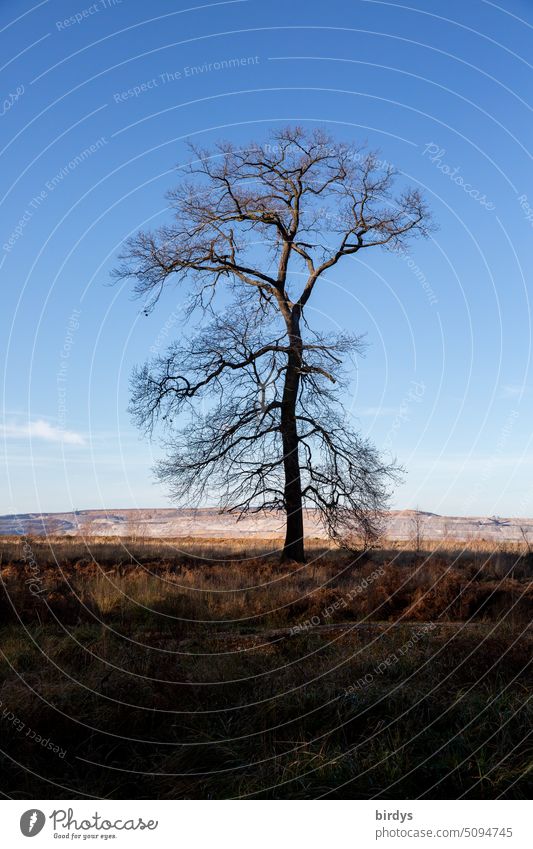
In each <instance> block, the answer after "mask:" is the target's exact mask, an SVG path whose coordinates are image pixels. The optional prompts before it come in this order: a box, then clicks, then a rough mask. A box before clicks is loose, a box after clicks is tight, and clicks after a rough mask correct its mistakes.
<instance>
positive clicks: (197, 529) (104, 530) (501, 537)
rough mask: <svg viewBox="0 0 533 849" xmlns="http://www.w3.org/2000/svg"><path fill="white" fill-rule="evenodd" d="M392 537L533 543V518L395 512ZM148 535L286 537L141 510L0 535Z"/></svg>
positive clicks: (30, 521)
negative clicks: (524, 541)
mask: <svg viewBox="0 0 533 849" xmlns="http://www.w3.org/2000/svg"><path fill="white" fill-rule="evenodd" d="M384 525H385V529H386V536H387V537H389V538H390V539H398V540H402V539H405V540H406V539H410V538H412V537H413V536H414V535H415V534H416V531H417V526H419V531H420V535H421V536H422V537H425V538H426V539H440V538H442V539H446V538H450V539H457V540H465V541H468V540H472V539H486V540H494V541H500V542H504V541H523V540H524V534H525V536H526V538H528V539H531V541H532V543H533V519H521V518H499V517H496V516H492V517H489V516H439V515H438V514H437V513H429V512H427V511H416V510H392V511H390V512H388V513H386V514H384ZM305 529H306V534H307V536H309V537H325V536H326V534H325V532H324V529H323V528H322V527H321V525H320V524H319V522H318V519H317V515H316V513H315V512H314V511H306V514H305ZM77 534H83V535H85V536H87V535H90V536H93V535H94V536H146V537H160V538H175V537H190V536H197V537H211V538H216V537H218V538H227V539H235V538H239V537H243V538H253V537H256V538H259V539H261V538H269V537H272V538H275V537H280V536H281V535H282V534H283V516H282V515H281V514H273V513H267V512H261V513H256V514H253V515H249V516H246V517H244V518H243V519H240V520H237V518H236V517H235V516H233V515H231V514H229V513H219V512H218V510H216V509H215V508H212V507H205V508H200V509H189V508H179V507H166V508H143V509H137V510H74V511H71V512H69V513H20V514H10V515H6V516H0V535H2V536H6V535H10V536H12V535H15V536H24V535H28V536H43V535H52V536H55V535H65V536H73V535H77Z"/></svg>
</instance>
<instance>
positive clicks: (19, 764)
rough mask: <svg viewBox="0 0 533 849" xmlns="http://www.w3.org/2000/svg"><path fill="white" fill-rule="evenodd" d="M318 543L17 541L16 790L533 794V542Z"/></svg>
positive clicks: (7, 765) (5, 645)
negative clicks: (356, 546)
mask: <svg viewBox="0 0 533 849" xmlns="http://www.w3.org/2000/svg"><path fill="white" fill-rule="evenodd" d="M309 553H310V558H309V562H308V563H307V564H305V565H304V566H301V565H300V566H299V565H297V564H292V565H289V566H287V565H285V566H280V564H279V562H278V558H277V555H276V553H275V551H274V552H273V545H272V541H270V540H263V541H261V540H246V541H244V540H241V541H239V542H238V544H237V543H236V542H234V541H231V543H228V542H227V541H223V540H179V541H169V540H165V541H155V540H150V539H144V540H117V539H105V538H97V539H95V538H90V540H86V541H84V540H81V539H76V538H74V539H72V538H65V537H58V538H56V539H50V538H49V539H43V538H37V539H31V540H20V539H13V538H10V539H4V540H1V541H0V554H1V558H2V565H1V567H0V577H1V579H2V589H3V595H2V597H1V599H0V615H1V616H2V626H1V629H0V648H1V651H2V656H3V658H4V661H3V663H2V664H1V667H0V669H1V676H0V700H1V702H2V704H1V706H0V707H1V711H0V714H1V715H2V719H0V730H1V731H2V734H3V748H4V750H5V752H6V756H5V758H4V776H5V777H4V782H5V783H4V786H3V788H2V789H4V791H5V792H8V793H9V794H10V795H15V796H18V797H21V798H31V797H34V798H62V797H66V798H68V797H69V796H72V795H74V796H75V795H83V794H89V795H96V796H112V797H116V798H121V797H122V798H127V797H133V798H137V797H139V798H151V797H160V798H215V797H216V798H221V797H229V796H248V795H253V796H257V797H272V798H285V797H287V796H289V797H297V798H311V797H315V796H320V795H323V794H324V793H327V794H332V795H334V796H336V797H364V798H368V797H377V796H380V797H382V798H412V797H415V796H419V795H421V794H423V793H427V794H428V795H429V796H431V797H434V798H439V797H453V798H455V797H456V796H460V795H462V794H464V795H465V796H468V797H471V798H494V797H496V796H498V795H501V794H503V795H506V796H508V797H509V798H514V797H518V798H522V797H526V795H527V793H528V789H527V788H528V775H530V773H528V769H529V767H530V764H531V749H530V748H528V745H527V742H526V741H527V739H528V734H529V732H530V727H531V720H532V718H533V717H532V716H531V702H530V700H529V701H528V687H530V685H531V678H530V676H529V664H530V661H531V648H532V637H531V630H530V629H529V627H528V626H529V623H530V619H531V609H532V605H531V602H532V600H533V585H532V581H531V575H532V558H531V557H530V556H529V555H528V552H527V551H525V550H524V549H522V548H520V547H517V546H509V547H506V548H504V549H503V548H502V549H498V550H496V551H494V550H493V549H491V548H488V547H486V548H482V547H480V546H479V545H478V546H476V547H469V548H465V547H464V546H462V545H461V544H459V543H455V544H453V545H452V544H451V542H449V544H448V545H447V547H446V548H445V549H444V548H443V547H442V545H441V546H437V545H434V546H427V545H426V547H425V550H424V552H419V553H416V552H413V551H410V550H408V549H406V547H405V545H402V546H400V545H396V546H395V545H389V544H387V547H386V548H383V549H379V550H376V551H374V552H371V553H366V554H359V555H356V554H350V553H348V552H342V551H339V550H337V549H333V548H331V547H328V546H327V545H325V544H324V543H323V541H321V540H315V541H312V542H311V544H310V545H309ZM427 623H432V626H431V627H430V628H428V627H427ZM361 682H363V683H361ZM2 711H4V712H7V716H9V715H10V714H11V713H12V714H13V715H14V716H16V717H17V718H18V719H19V720H20V721H21V722H23V723H24V725H25V727H31V728H34V729H37V730H38V731H39V732H40V733H43V732H45V734H46V737H47V738H50V739H51V740H52V741H54V742H57V744H59V745H61V746H63V747H64V749H65V750H66V755H65V756H64V757H61V758H60V757H59V756H58V755H54V754H53V753H51V752H50V751H48V750H44V749H43V748H42V747H41V746H38V745H36V744H35V743H34V742H31V739H29V738H28V739H27V738H26V737H25V736H24V735H22V734H21V733H19V732H18V731H17V730H16V728H15V727H14V725H13V722H14V721H12V720H7V719H6V718H5V716H4V714H2ZM10 756H11V757H12V758H13V759H14V760H10V759H9V758H10ZM50 782H55V783H52V784H51V783H50ZM58 784H59V785H60V786H59V787H58V786H57V785H58ZM62 788H63V789H62Z"/></svg>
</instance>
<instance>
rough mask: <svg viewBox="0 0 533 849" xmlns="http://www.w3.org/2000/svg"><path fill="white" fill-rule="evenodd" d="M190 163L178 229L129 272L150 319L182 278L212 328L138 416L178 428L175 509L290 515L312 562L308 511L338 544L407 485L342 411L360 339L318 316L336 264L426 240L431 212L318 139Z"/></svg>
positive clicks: (162, 373)
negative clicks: (319, 327) (198, 502)
mask: <svg viewBox="0 0 533 849" xmlns="http://www.w3.org/2000/svg"><path fill="white" fill-rule="evenodd" d="M192 151H193V157H194V158H193V160H192V161H191V163H190V164H189V165H188V166H187V167H186V168H185V169H184V171H185V175H184V179H183V180H182V182H181V183H180V184H179V185H178V187H177V188H176V189H175V190H173V191H171V192H170V193H169V195H168V197H169V201H170V206H171V208H172V210H173V212H174V218H173V221H172V222H171V223H170V224H169V225H168V226H164V227H162V228H161V229H159V230H157V231H156V232H148V233H147V232H141V233H139V234H138V235H137V236H135V237H134V238H133V239H131V240H130V241H129V242H128V244H127V247H126V249H125V251H124V252H123V255H122V258H121V259H122V264H121V266H120V267H119V268H118V269H117V272H116V273H117V275H118V277H119V278H121V279H124V278H127V277H130V278H133V279H134V280H135V284H134V291H135V293H136V295H138V296H141V297H144V298H146V309H147V310H150V309H152V308H153V307H154V306H155V304H156V303H157V301H158V299H159V298H160V296H161V293H162V292H163V290H164V288H165V286H166V285H167V283H168V282H169V281H170V280H171V279H173V280H175V281H176V282H182V283H185V282H186V283H187V284H188V293H189V298H190V300H189V310H190V312H189V315H192V314H193V313H194V312H195V311H197V310H200V312H201V314H202V315H203V317H204V318H203V321H202V326H201V328H200V330H199V331H198V332H197V334H196V335H195V336H193V338H192V339H189V340H188V341H185V342H181V343H179V342H176V343H175V344H174V345H171V346H170V347H169V349H168V350H167V351H166V352H165V354H164V355H161V356H158V357H157V358H156V359H155V360H154V361H152V362H150V363H148V364H146V365H145V366H143V367H142V368H140V369H138V370H137V371H136V372H135V374H134V377H133V397H132V404H131V407H132V412H133V415H134V417H135V419H136V421H137V423H138V424H139V425H140V426H141V427H143V428H145V429H146V430H147V431H149V432H151V431H152V429H153V427H154V425H155V424H156V423H158V422H159V423H161V422H164V423H165V424H166V425H167V427H168V436H167V447H168V455H167V458H166V460H164V461H163V462H162V463H161V464H160V465H159V468H158V473H159V476H160V477H161V478H162V479H164V480H166V481H167V482H168V483H169V484H170V487H171V491H172V494H173V496H174V497H175V498H176V499H179V500H181V501H184V500H189V501H190V499H191V498H193V497H197V498H202V497H203V498H205V497H207V496H208V495H211V496H217V497H218V498H219V501H220V504H221V508H222V509H225V510H231V511H236V512H238V513H239V514H242V513H246V512H248V511H255V510H260V509H269V510H282V511H285V513H286V539H285V545H284V550H283V557H284V559H294V560H297V561H303V560H304V528H303V510H304V507H305V506H307V505H308V506H311V507H315V508H318V511H319V513H320V515H321V516H322V518H323V520H324V522H325V524H326V527H327V528H328V530H329V532H330V533H331V535H333V536H337V537H338V536H341V535H342V534H343V533H344V532H345V531H346V530H347V529H352V530H353V529H356V530H357V529H359V530H360V531H362V532H363V533H364V534H365V535H368V534H369V533H371V532H372V531H373V530H374V528H375V526H376V521H377V516H378V514H379V511H380V510H381V509H382V508H383V506H384V505H385V503H386V499H387V493H388V487H389V485H390V481H391V478H393V477H394V474H395V472H394V468H393V466H391V465H390V464H389V465H388V464H387V463H385V462H384V461H383V460H382V458H381V457H380V455H379V453H378V452H377V451H376V450H375V448H374V447H373V446H372V445H371V444H370V443H369V442H368V441H366V440H364V439H362V438H361V437H360V436H359V435H358V434H357V433H356V432H355V431H354V430H353V429H352V428H351V427H350V426H349V424H348V422H347V420H346V416H345V415H344V413H343V411H342V406H341V405H340V401H339V395H338V391H339V386H342V375H343V364H344V363H345V361H346V357H347V355H349V354H350V353H351V352H354V351H355V352H357V351H359V350H360V349H361V340H360V339H359V338H358V337H354V336H350V335H349V334H340V335H336V336H335V335H328V334H325V333H320V332H313V331H312V330H311V329H310V328H309V325H308V321H307V320H306V319H307V318H308V316H306V306H307V304H308V302H309V299H310V298H311V295H312V294H313V292H314V290H315V287H316V286H317V285H318V284H319V282H320V283H321V284H323V285H325V286H328V285H330V284H328V280H327V273H328V272H330V271H331V270H332V269H333V268H334V267H335V266H336V265H337V263H339V262H340V261H341V260H343V259H344V258H345V257H350V256H354V255H355V254H357V253H358V252H359V251H361V250H364V249H366V248H370V247H379V246H381V247H388V248H391V249H398V248H400V247H402V246H403V245H404V244H405V242H406V240H407V238H408V237H409V236H412V235H415V234H425V233H426V232H427V229H428V220H429V219H428V213H427V210H426V207H425V204H424V202H423V200H422V198H421V196H420V194H419V192H418V191H417V190H414V189H407V190H405V191H403V193H399V194H397V195H394V194H393V183H394V178H395V173H394V172H393V169H392V168H390V167H385V168H383V167H381V166H380V163H379V160H378V159H377V157H376V155H375V154H373V153H368V152H366V151H365V149H364V148H362V147H357V146H355V145H352V144H343V143H339V142H336V141H334V140H332V139H331V138H329V137H328V136H326V135H325V134H324V133H323V132H321V131H318V130H316V131H313V132H305V131H304V130H302V129H301V128H299V127H295V128H292V127H288V128H284V129H282V130H281V131H279V132H277V133H275V134H274V135H273V137H272V138H271V141H270V142H269V143H268V144H255V143H251V144H250V145H248V146H247V147H245V148H238V147H235V146H234V145H232V144H229V143H221V144H219V145H218V146H217V148H216V150H214V151H211V152H210V151H206V150H201V149H197V148H192ZM221 290H222V291H223V292H224V297H225V298H226V304H225V307H224V306H221V303H220V302H221V297H220V295H221ZM228 291H229V292H230V293H231V296H232V300H231V303H230V306H229V307H228V301H227V296H228ZM332 291H333V290H332ZM187 408H188V410H189V414H190V416H189V419H188V424H186V425H185V426H184V427H181V426H180V421H181V414H182V413H183V411H184V410H185V409H187ZM177 418H179V419H180V421H176V419H177Z"/></svg>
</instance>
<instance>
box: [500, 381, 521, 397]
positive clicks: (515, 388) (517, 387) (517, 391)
mask: <svg viewBox="0 0 533 849" xmlns="http://www.w3.org/2000/svg"><path fill="white" fill-rule="evenodd" d="M526 392H527V387H526V386H524V385H523V384H520V383H505V384H504V385H503V386H502V395H503V397H504V398H520V397H521V396H522V395H525V394H526Z"/></svg>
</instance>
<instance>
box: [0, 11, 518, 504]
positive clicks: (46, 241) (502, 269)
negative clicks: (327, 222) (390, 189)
mask: <svg viewBox="0 0 533 849" xmlns="http://www.w3.org/2000/svg"><path fill="white" fill-rule="evenodd" d="M0 39H1V42H2V51H1V57H2V58H1V60H0V61H1V64H2V67H1V73H2V78H3V85H2V91H3V92H4V96H5V100H4V102H3V104H2V105H1V108H0V113H1V114H0V131H1V132H0V151H1V169H0V174H1V182H2V185H1V188H0V193H1V204H2V234H1V240H0V242H1V244H0V268H1V281H2V311H1V314H0V322H1V333H0V345H1V349H2V365H3V385H2V406H3V409H2V417H1V420H0V432H1V435H2V486H1V488H0V512H1V513H10V512H27V511H38V510H42V511H55V510H57V511H63V510H70V509H72V508H80V509H82V508H101V507H104V508H105V507H134V506H141V507H142V506H166V505H168V500H167V498H166V496H165V492H164V490H163V489H161V487H160V486H159V485H156V484H154V482H153V478H152V474H151V465H152V463H153V460H154V458H155V457H156V456H157V454H158V448H157V445H155V444H154V445H149V444H148V443H147V442H146V441H144V440H143V439H141V438H140V436H139V434H138V433H137V432H136V431H135V429H134V427H133V425H132V424H131V422H130V420H129V416H128V413H127V405H128V380H129V375H130V373H131V369H132V367H133V365H134V364H136V363H140V362H142V361H144V360H145V359H146V357H147V356H149V355H150V348H153V347H155V348H157V347H158V346H161V345H164V344H165V341H170V339H171V338H173V336H174V335H176V334H179V333H183V332H184V331H183V326H182V324H181V323H180V305H181V304H182V303H183V299H184V292H182V291H180V290H178V289H173V288H170V289H169V291H168V292H167V293H166V295H165V297H164V298H163V299H162V301H161V302H160V304H159V307H158V309H156V310H155V311H154V312H153V313H152V314H151V315H150V316H149V317H145V316H144V315H143V314H142V305H141V303H140V302H138V301H134V300H132V299H131V297H130V293H129V291H128V287H127V285H124V286H114V287H113V286H110V285H109V278H110V270H111V268H112V267H113V265H114V264H115V263H116V255H117V253H118V252H119V250H120V245H121V242H122V241H123V240H124V239H125V238H126V237H127V236H128V234H130V233H132V232H135V231H136V230H137V228H139V227H140V226H143V225H145V224H146V223H149V224H150V225H157V224H160V223H162V222H163V221H164V220H165V200H164V193H165V191H166V190H167V189H168V188H170V187H171V186H172V185H173V183H174V182H175V181H176V174H175V168H176V166H177V165H179V164H180V163H182V162H183V161H184V158H185V157H186V156H187V151H186V147H185V140H186V139H187V138H193V139H194V140H195V141H197V142H199V143H200V144H201V145H202V146H209V145H211V144H213V143H214V142H215V141H216V140H218V139H220V138H221V137H224V138H227V139H231V140H233V141H235V142H239V143H241V142H246V141H249V140H251V139H255V140H261V139H263V138H265V137H266V136H267V135H268V132H269V130H271V129H272V128H274V127H278V126H280V125H282V124H285V123H296V122H297V123H300V124H302V125H305V126H309V127H313V126H321V127H324V128H326V129H327V130H328V131H329V132H330V133H331V134H333V135H335V136H336V137H337V138H338V139H346V140H363V141H367V142H368V144H369V146H370V147H372V148H379V149H380V150H381V153H382V156H383V158H384V159H386V160H387V161H389V162H391V163H393V164H394V165H395V166H396V167H397V168H398V169H399V171H400V172H402V174H405V175H406V177H407V178H408V179H409V181H410V182H411V183H413V184H415V185H418V186H420V187H421V188H422V189H423V190H424V192H425V194H426V196H427V199H428V200H429V202H430V205H431V207H432V209H433V212H434V216H435V219H436V221H437V223H438V225H439V230H438V231H437V232H436V233H434V234H433V235H432V237H431V238H430V240H428V241H427V242H421V241H417V242H415V243H414V244H413V246H412V249H410V251H409V253H408V254H407V255H406V256H404V257H403V258H400V257H398V256H393V255H391V254H388V253H386V252H380V251H377V252H374V253H373V252H372V251H368V252H365V253H364V256H362V258H361V259H359V258H354V259H347V260H345V262H344V263H343V264H341V265H339V266H337V268H336V269H335V272H334V274H332V275H331V276H330V278H328V282H327V283H326V285H324V286H322V287H321V288H320V290H317V292H316V297H315V300H314V304H313V306H312V312H313V311H314V312H315V316H316V318H317V321H320V322H325V323H326V324H329V326H331V325H334V326H337V327H342V328H346V329H348V330H350V331H354V332H357V333H366V334H367V342H368V343H369V347H368V350H367V354H366V357H365V359H363V360H361V361H360V363H359V368H358V371H357V374H356V375H355V376H354V383H353V386H352V389H351V391H350V392H349V393H348V394H347V396H346V405H347V407H348V408H349V409H350V411H351V413H352V415H353V416H354V417H355V418H356V419H357V421H358V423H359V426H360V428H361V430H362V431H363V432H364V433H365V434H368V435H370V436H371V437H372V439H373V440H374V441H375V443H376V444H377V445H378V446H381V447H383V448H385V449H386V450H387V451H388V452H392V453H394V454H395V455H396V456H397V458H398V460H399V461H400V462H401V463H402V464H403V465H404V466H405V468H406V470H407V473H408V474H407V476H406V479H405V483H404V484H403V485H402V486H400V487H398V489H397V491H396V494H395V498H394V506H398V507H415V506H419V507H420V508H421V509H425V510H431V511H434V512H437V513H448V514H493V513H495V514H499V515H528V516H531V515H533V455H532V452H531V435H532V426H531V423H532V421H533V393H532V390H531V379H530V355H531V311H530V300H529V298H530V290H531V282H532V279H531V278H532V272H531V269H532V266H533V181H532V176H533V169H532V161H531V157H532V154H531V152H530V149H531V138H532V104H531V91H532V90H533V85H532V83H533V74H532V71H533V66H532V64H530V63H529V61H528V58H531V56H532V55H533V51H532V50H531V46H532V43H533V6H532V4H531V2H526V0H506V2H505V3H504V2H503V0H500V2H499V3H492V2H485V1H484V0H469V2H464V0H463V1H462V2H458V0H451V2H446V3H445V2H442V0H413V4H412V5H409V4H407V3H406V4H402V3H399V2H378V1H377V0H329V2H327V3H324V2H320V3H319V2H309V0H307V2H306V0H293V2H286V0H284V2H280V0H271V2H269V3H262V2H259V0H235V1H234V2H226V3H224V2H220V3H214V4H209V3H204V4H200V3H198V5H194V0H189V2H187V3H185V2H174V3H168V2H164V0H153V2H151V3H149V4H148V3H145V2H141V0H122V2H118V0H96V2H94V3H92V4H91V3H89V2H86V0H79V2H78V0H44V2H38V3H35V4H33V5H32V4H31V3H28V2H15V1H14V0H3V2H2V3H1V4H0ZM232 59H239V60H244V61H242V62H238V63H235V62H233V63H229V60H232ZM210 66H211V67H210ZM311 314H312V313H311Z"/></svg>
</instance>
